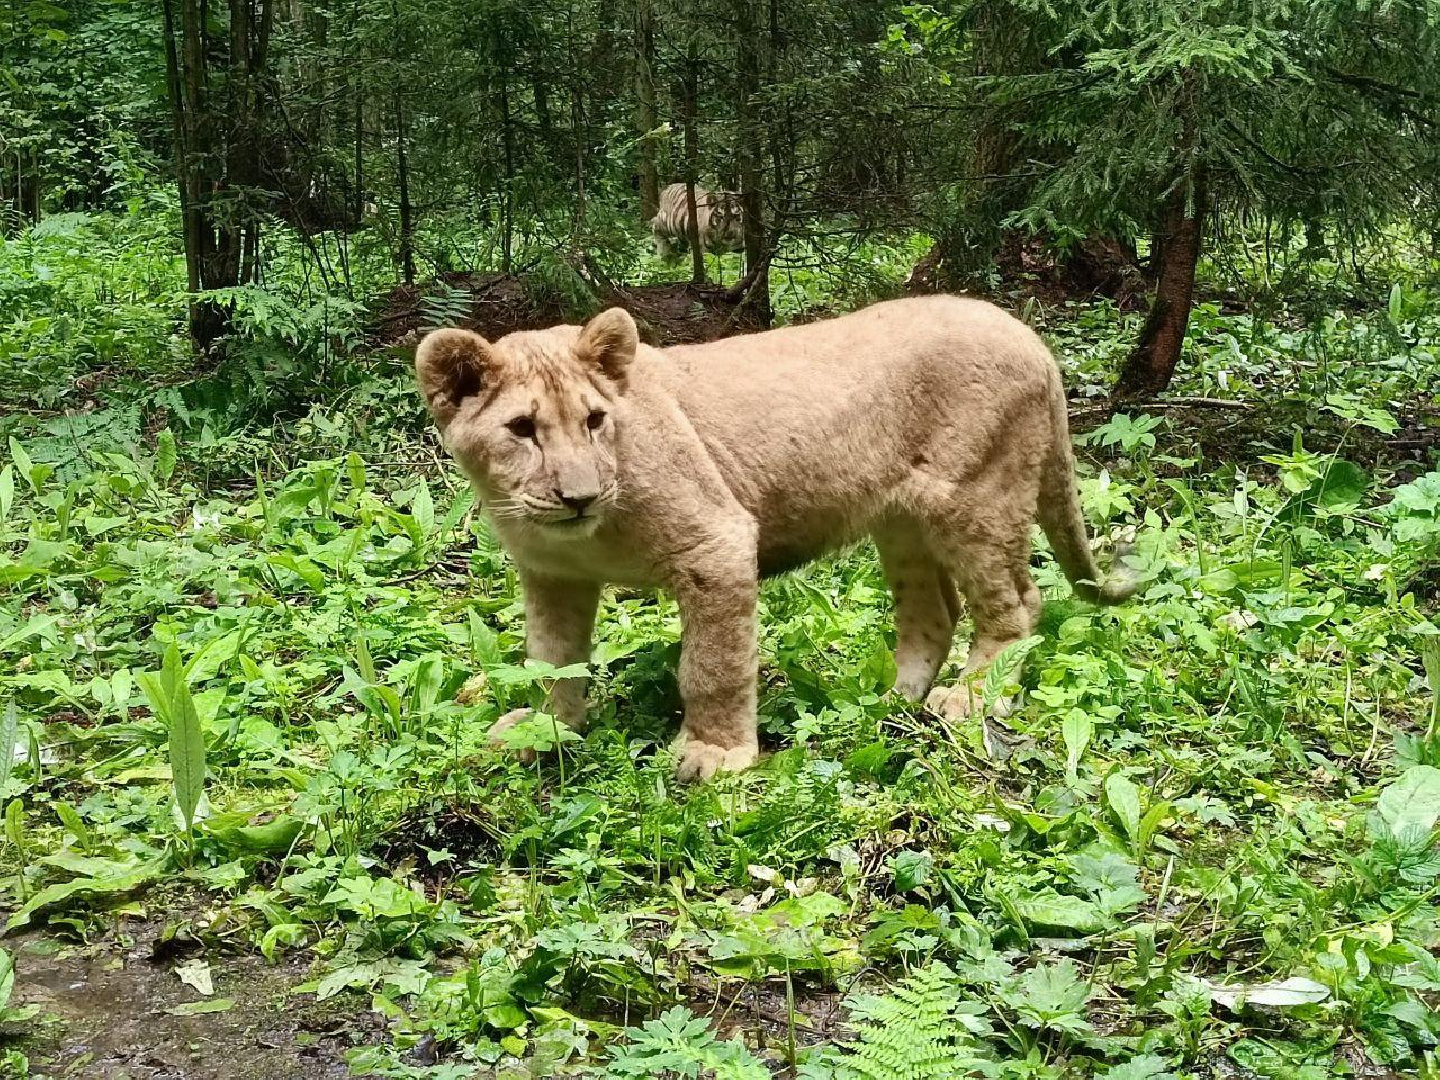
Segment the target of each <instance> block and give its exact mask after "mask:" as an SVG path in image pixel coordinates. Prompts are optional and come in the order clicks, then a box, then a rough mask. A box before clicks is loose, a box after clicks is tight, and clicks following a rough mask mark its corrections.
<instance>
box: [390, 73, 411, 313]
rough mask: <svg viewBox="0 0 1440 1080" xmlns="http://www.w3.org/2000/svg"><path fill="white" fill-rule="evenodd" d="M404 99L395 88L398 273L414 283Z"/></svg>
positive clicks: (408, 157)
mask: <svg viewBox="0 0 1440 1080" xmlns="http://www.w3.org/2000/svg"><path fill="white" fill-rule="evenodd" d="M405 139H406V131H405V99H404V98H403V97H402V96H401V94H400V89H399V87H396V89H395V168H396V173H397V176H398V179H399V181H400V273H401V274H402V275H403V276H404V279H405V284H406V285H414V284H415V222H414V219H413V218H414V215H413V211H412V207H411V206H410V156H409V153H408V151H407V148H406V146H405Z"/></svg>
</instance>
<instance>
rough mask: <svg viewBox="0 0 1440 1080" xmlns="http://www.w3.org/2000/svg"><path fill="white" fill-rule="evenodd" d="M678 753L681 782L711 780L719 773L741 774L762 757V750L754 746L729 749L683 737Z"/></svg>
mask: <svg viewBox="0 0 1440 1080" xmlns="http://www.w3.org/2000/svg"><path fill="white" fill-rule="evenodd" d="M675 749H676V752H677V753H678V754H679V761H678V762H677V764H676V765H675V777H676V779H678V780H709V779H710V778H711V777H712V776H714V775H715V774H716V773H717V772H742V771H744V770H745V769H748V768H749V767H750V766H751V765H754V764H755V761H756V759H757V758H758V757H759V756H760V750H759V747H757V746H755V745H754V744H753V743H750V744H744V745H741V746H732V747H729V748H726V747H724V746H716V745H715V744H714V743H707V742H701V741H700V740H698V739H695V738H691V737H690V736H687V735H685V734H683V733H682V734H681V736H680V741H679V743H677V744H676V747H675Z"/></svg>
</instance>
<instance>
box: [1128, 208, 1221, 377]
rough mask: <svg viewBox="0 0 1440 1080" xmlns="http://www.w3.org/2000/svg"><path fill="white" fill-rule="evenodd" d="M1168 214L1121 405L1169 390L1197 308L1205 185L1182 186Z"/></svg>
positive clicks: (1163, 222)
mask: <svg viewBox="0 0 1440 1080" xmlns="http://www.w3.org/2000/svg"><path fill="white" fill-rule="evenodd" d="M1192 197H1193V204H1192V201H1191V200H1192ZM1164 213H1165V216H1164V219H1163V221H1162V224H1161V228H1160V230H1159V234H1160V236H1159V239H1160V243H1159V245H1158V251H1157V252H1156V253H1155V255H1154V256H1153V258H1154V260H1155V264H1156V266H1157V270H1156V282H1155V298H1154V300H1153V301H1152V302H1151V304H1150V313H1149V314H1148V315H1147V316H1146V318H1145V325H1144V327H1142V328H1141V330H1140V340H1139V342H1138V343H1137V344H1136V346H1135V350H1134V351H1133V352H1132V353H1131V354H1130V356H1129V357H1128V358H1127V359H1126V361H1125V365H1124V367H1122V368H1121V370H1120V378H1119V379H1118V380H1117V381H1116V383H1115V390H1114V397H1116V398H1117V399H1121V400H1125V399H1132V398H1140V397H1149V396H1152V395H1154V394H1158V393H1160V392H1161V391H1162V390H1164V389H1165V388H1166V387H1167V386H1169V385H1170V379H1171V378H1172V377H1173V376H1174V374H1175V365H1176V364H1177V363H1179V360H1180V351H1181V349H1182V348H1183V347H1184V345H1185V329H1186V327H1187V326H1188V325H1189V323H1190V309H1191V307H1192V306H1193V305H1194V302H1195V267H1196V264H1197V263H1199V261H1200V250H1201V247H1202V244H1203V226H1204V221H1205V194H1204V191H1203V190H1202V187H1201V185H1200V184H1199V183H1196V184H1194V185H1193V186H1192V185H1187V184H1186V183H1185V182H1184V181H1183V180H1182V181H1181V182H1179V183H1177V184H1176V185H1175V187H1174V189H1173V190H1172V191H1171V192H1170V194H1169V196H1167V198H1166V200H1165V212H1164Z"/></svg>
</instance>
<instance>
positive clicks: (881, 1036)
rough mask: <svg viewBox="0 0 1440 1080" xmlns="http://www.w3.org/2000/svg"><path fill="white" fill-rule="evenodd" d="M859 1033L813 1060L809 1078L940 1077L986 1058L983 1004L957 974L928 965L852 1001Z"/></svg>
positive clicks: (982, 1063) (967, 1068)
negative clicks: (981, 1039)
mask: <svg viewBox="0 0 1440 1080" xmlns="http://www.w3.org/2000/svg"><path fill="white" fill-rule="evenodd" d="M848 1004H849V1006H850V1022H851V1025H852V1026H853V1027H854V1029H855V1034H856V1037H855V1039H854V1041H853V1042H852V1043H850V1044H849V1045H848V1046H846V1047H845V1048H844V1049H843V1050H840V1051H836V1052H832V1053H831V1054H829V1055H827V1056H826V1057H824V1058H822V1059H821V1060H820V1061H819V1062H817V1063H814V1064H809V1065H807V1066H806V1068H805V1069H804V1070H802V1071H801V1073H800V1075H801V1076H802V1077H806V1078H807V1080H821V1078H825V1080H832V1078H833V1080H941V1078H943V1077H951V1076H963V1075H966V1074H967V1073H970V1072H972V1071H976V1070H980V1069H982V1068H983V1066H985V1065H986V1064H987V1062H988V1055H986V1054H985V1053H984V1051H983V1049H982V1048H981V1046H980V1045H979V1044H978V1041H977V1036H982V1035H987V1034H989V1033H990V1030H991V1028H990V1024H989V1022H988V1021H987V1020H985V1019H984V1018H983V1014H984V1012H985V1011H986V1008H985V1006H984V1005H982V1004H979V1003H977V1002H974V1001H967V1000H965V999H964V998H963V997H962V995H961V991H960V986H959V983H958V982H957V980H956V978H955V974H954V972H952V971H951V970H950V969H949V968H947V967H946V966H945V965H944V964H941V963H938V962H937V963H933V964H928V965H926V966H925V967H923V968H921V969H920V970H919V971H917V972H915V973H914V974H913V975H911V976H910V977H909V978H908V979H906V980H905V981H904V982H902V983H899V984H898V985H896V986H895V987H893V988H892V989H891V990H890V992H889V993H888V994H885V995H878V996H877V995H873V994H862V995H857V996H852V997H851V998H850V1000H849V1003H848Z"/></svg>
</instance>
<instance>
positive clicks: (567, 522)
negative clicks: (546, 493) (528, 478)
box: [519, 484, 617, 536]
mask: <svg viewBox="0 0 1440 1080" xmlns="http://www.w3.org/2000/svg"><path fill="white" fill-rule="evenodd" d="M616 491H617V489H616V487H615V485H613V484H612V485H611V486H610V487H608V488H604V489H602V490H600V491H596V492H589V491H582V492H561V491H559V490H556V491H555V492H554V494H553V496H552V497H551V498H549V499H537V498H535V497H534V496H522V497H521V499H520V500H519V501H520V503H521V504H522V505H523V506H524V508H525V514H524V517H525V519H526V520H527V522H528V523H530V524H532V525H539V526H542V527H544V528H545V529H546V530H547V531H554V532H555V533H557V534H564V533H575V534H576V535H582V536H583V535H588V534H589V533H591V532H593V531H594V529H595V527H596V526H597V525H598V524H599V523H600V519H601V518H602V517H604V515H605V513H606V511H608V510H609V509H610V507H611V506H613V505H614V503H615V495H616Z"/></svg>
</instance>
